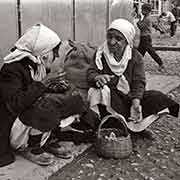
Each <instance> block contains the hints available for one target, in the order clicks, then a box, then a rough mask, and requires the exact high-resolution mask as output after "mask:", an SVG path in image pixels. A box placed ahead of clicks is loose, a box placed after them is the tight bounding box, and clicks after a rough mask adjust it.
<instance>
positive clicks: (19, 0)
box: [17, 0, 22, 38]
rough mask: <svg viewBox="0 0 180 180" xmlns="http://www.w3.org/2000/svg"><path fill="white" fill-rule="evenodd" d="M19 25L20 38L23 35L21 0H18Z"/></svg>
mask: <svg viewBox="0 0 180 180" xmlns="http://www.w3.org/2000/svg"><path fill="white" fill-rule="evenodd" d="M17 27H18V38H20V37H21V35H22V29H21V0H17Z"/></svg>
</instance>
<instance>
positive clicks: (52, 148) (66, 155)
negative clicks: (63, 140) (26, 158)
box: [43, 143, 72, 159]
mask: <svg viewBox="0 0 180 180" xmlns="http://www.w3.org/2000/svg"><path fill="white" fill-rule="evenodd" d="M43 149H44V151H46V152H48V153H51V154H53V155H54V156H56V157H58V158H62V159H70V158H71V157H72V154H71V152H70V151H67V150H66V149H65V148H64V147H62V146H60V145H59V144H58V143H51V144H46V145H45V146H44V147H43Z"/></svg>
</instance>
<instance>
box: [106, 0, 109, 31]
mask: <svg viewBox="0 0 180 180" xmlns="http://www.w3.org/2000/svg"><path fill="white" fill-rule="evenodd" d="M109 8H110V6H109V0H106V29H107V28H108V27H109V21H110V19H109V16H110V9H109Z"/></svg>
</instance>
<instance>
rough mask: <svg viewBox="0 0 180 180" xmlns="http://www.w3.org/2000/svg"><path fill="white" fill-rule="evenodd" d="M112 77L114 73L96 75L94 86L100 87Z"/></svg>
mask: <svg viewBox="0 0 180 180" xmlns="http://www.w3.org/2000/svg"><path fill="white" fill-rule="evenodd" d="M112 78H114V75H109V74H102V75H98V76H96V77H95V81H96V86H97V87H98V88H101V87H103V86H104V85H106V84H107V83H108V82H110V81H111V79H112Z"/></svg>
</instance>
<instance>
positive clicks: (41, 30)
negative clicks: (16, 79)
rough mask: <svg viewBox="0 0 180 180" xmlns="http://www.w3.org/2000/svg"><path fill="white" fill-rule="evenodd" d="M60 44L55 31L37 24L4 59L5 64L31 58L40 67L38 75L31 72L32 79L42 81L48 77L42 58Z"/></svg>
mask: <svg viewBox="0 0 180 180" xmlns="http://www.w3.org/2000/svg"><path fill="white" fill-rule="evenodd" d="M60 42H61V40H60V38H59V36H58V35H57V34H56V33H55V32H54V31H52V30H51V29H49V28H48V27H46V26H44V25H43V24H36V25H34V26H32V27H31V28H30V29H28V30H27V31H26V32H25V34H24V35H23V36H22V37H21V38H20V39H19V40H18V41H17V42H16V43H15V47H16V48H17V49H16V50H15V51H13V52H11V53H9V54H8V55H7V56H6V57H4V63H12V62H15V61H20V60H21V59H23V58H25V57H29V59H30V60H32V61H33V62H34V63H36V64H37V65H38V66H37V67H38V70H37V72H36V74H33V71H31V75H32V78H33V79H34V80H38V81H41V80H42V79H43V78H44V76H45V75H46V74H45V67H44V62H43V60H42V58H41V56H42V55H44V54H46V53H48V52H49V51H51V50H52V49H53V48H55V47H56V46H57V45H58V44H59V43H60Z"/></svg>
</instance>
